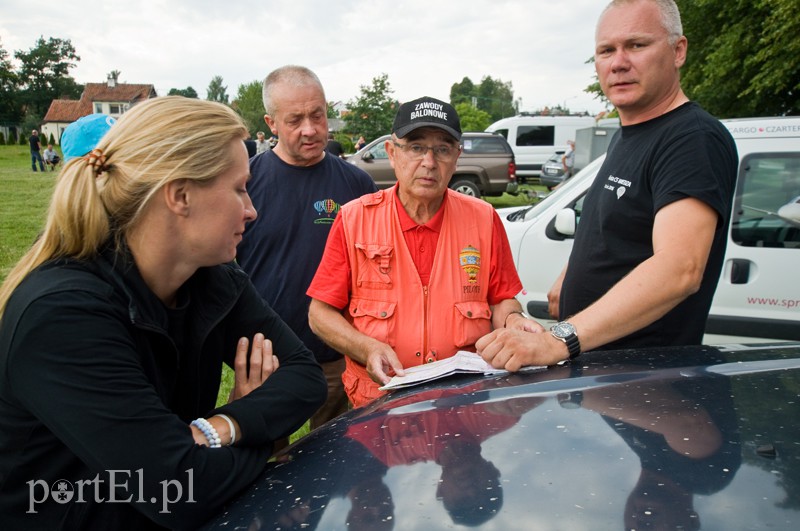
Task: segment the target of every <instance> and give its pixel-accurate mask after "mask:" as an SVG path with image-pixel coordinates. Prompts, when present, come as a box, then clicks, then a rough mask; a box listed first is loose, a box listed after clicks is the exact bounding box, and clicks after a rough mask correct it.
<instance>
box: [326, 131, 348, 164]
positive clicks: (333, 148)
mask: <svg viewBox="0 0 800 531" xmlns="http://www.w3.org/2000/svg"><path fill="white" fill-rule="evenodd" d="M325 151H327V152H328V153H330V154H331V155H333V156H334V157H339V158H341V159H343V158H344V148H343V147H342V144H340V143H339V141H338V140H334V138H333V133H328V145H327V146H326V147H325Z"/></svg>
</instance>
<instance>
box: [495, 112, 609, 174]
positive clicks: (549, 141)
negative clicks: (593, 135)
mask: <svg viewBox="0 0 800 531" xmlns="http://www.w3.org/2000/svg"><path fill="white" fill-rule="evenodd" d="M596 125H597V122H596V121H595V119H594V118H593V117H591V116H531V115H525V114H523V115H519V116H512V117H510V118H503V119H502V120H498V121H496V122H495V123H493V124H492V125H490V126H489V127H487V128H486V130H487V131H492V132H495V133H499V134H501V135H503V137H505V138H506V140H508V143H509V145H510V146H511V149H512V150H513V151H514V157H515V159H516V162H517V174H518V176H519V179H520V181H521V182H525V180H528V181H530V180H532V179H533V178H537V177H541V173H542V165H543V164H544V163H545V161H547V158H548V157H549V156H550V155H551V154H552V153H553V151H558V150H560V151H562V152H563V151H565V150H566V149H567V140H575V138H576V136H577V132H578V131H579V130H581V129H585V128H590V127H595V126H596Z"/></svg>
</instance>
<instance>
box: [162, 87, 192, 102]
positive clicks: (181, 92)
mask: <svg viewBox="0 0 800 531" xmlns="http://www.w3.org/2000/svg"><path fill="white" fill-rule="evenodd" d="M167 96H183V97H184V98H194V99H198V97H197V91H196V90H195V89H193V88H192V87H186V88H185V89H177V88H171V89H169V92H168V93H167Z"/></svg>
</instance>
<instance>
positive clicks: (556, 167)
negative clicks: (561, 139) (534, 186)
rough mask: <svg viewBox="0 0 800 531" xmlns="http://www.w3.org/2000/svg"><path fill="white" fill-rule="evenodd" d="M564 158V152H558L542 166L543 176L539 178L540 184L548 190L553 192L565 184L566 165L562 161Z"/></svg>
mask: <svg viewBox="0 0 800 531" xmlns="http://www.w3.org/2000/svg"><path fill="white" fill-rule="evenodd" d="M563 156H564V151H563V150H559V151H556V152H555V153H553V154H552V155H550V158H548V159H547V161H546V162H545V163H544V164H542V175H541V177H539V182H540V183H541V184H542V186H546V187H547V189H548V190H552V189H553V188H555V187H556V186H558V185H559V184H561V183H562V182H564V163H563V162H562V161H561V157H563Z"/></svg>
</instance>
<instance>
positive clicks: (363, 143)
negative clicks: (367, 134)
mask: <svg viewBox="0 0 800 531" xmlns="http://www.w3.org/2000/svg"><path fill="white" fill-rule="evenodd" d="M366 145H367V141H366V140H365V139H364V135H361V136H359V137H358V140H356V144H355V149H356V151H360V150H361V149H362V148H363V147H364V146H366Z"/></svg>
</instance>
